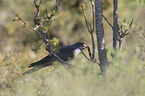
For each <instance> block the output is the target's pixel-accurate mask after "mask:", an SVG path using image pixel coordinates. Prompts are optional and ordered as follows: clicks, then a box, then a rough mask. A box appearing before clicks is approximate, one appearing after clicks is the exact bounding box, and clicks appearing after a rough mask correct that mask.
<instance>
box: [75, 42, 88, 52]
mask: <svg viewBox="0 0 145 96" xmlns="http://www.w3.org/2000/svg"><path fill="white" fill-rule="evenodd" d="M74 46H75V49H80V50H83V49H85V48H88V46H87V45H86V44H85V43H83V42H77V43H75V44H74Z"/></svg>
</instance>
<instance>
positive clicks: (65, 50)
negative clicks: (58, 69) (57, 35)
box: [23, 42, 88, 74]
mask: <svg viewBox="0 0 145 96" xmlns="http://www.w3.org/2000/svg"><path fill="white" fill-rule="evenodd" d="M87 47H88V46H87V45H86V44H85V43H83V42H77V43H75V44H72V45H68V46H62V47H60V49H59V50H58V52H57V53H56V55H57V56H58V57H59V58H60V59H61V60H62V61H64V62H65V61H68V60H70V59H73V58H74V57H75V56H76V55H78V54H79V53H80V52H81V51H82V50H83V49H85V48H87ZM56 60H58V58H57V57H56V56H54V54H49V55H48V56H46V57H44V58H43V59H42V60H40V61H37V62H35V63H32V64H30V65H29V68H31V67H33V68H32V69H30V70H28V71H26V72H24V73H23V74H30V73H33V72H35V71H37V70H40V69H41V68H44V67H46V66H50V65H52V64H53V62H54V61H56ZM58 61H59V60H58Z"/></svg>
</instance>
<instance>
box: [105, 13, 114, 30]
mask: <svg viewBox="0 0 145 96" xmlns="http://www.w3.org/2000/svg"><path fill="white" fill-rule="evenodd" d="M103 17H104V19H105V20H106V22H107V23H108V24H109V25H110V26H111V27H112V29H113V30H114V28H113V26H112V24H111V23H109V21H108V20H107V18H106V17H105V16H104V15H103Z"/></svg>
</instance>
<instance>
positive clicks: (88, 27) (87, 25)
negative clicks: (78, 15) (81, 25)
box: [81, 0, 91, 33]
mask: <svg viewBox="0 0 145 96" xmlns="http://www.w3.org/2000/svg"><path fill="white" fill-rule="evenodd" d="M81 8H82V10H83V14H84V18H85V22H86V26H87V29H88V32H89V33H91V32H90V29H89V26H88V21H87V18H86V13H85V10H84V7H83V1H82V0H81Z"/></svg>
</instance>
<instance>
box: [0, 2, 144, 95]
mask: <svg viewBox="0 0 145 96" xmlns="http://www.w3.org/2000/svg"><path fill="white" fill-rule="evenodd" d="M102 1H103V9H104V15H105V16H106V17H107V18H108V20H109V21H110V23H112V18H113V17H112V16H113V13H112V11H113V3H112V2H113V0H102ZM79 5H80V1H79V0H72V1H69V0H60V7H59V10H60V11H59V13H58V14H57V15H56V16H55V17H54V18H55V21H54V22H53V24H52V26H51V28H50V32H49V34H50V37H51V38H53V37H56V38H57V39H58V40H59V43H60V45H68V44H72V43H75V42H77V41H83V42H86V44H87V45H89V46H90V47H91V39H90V35H89V33H88V32H87V28H86V25H85V21H84V17H83V14H82V10H81V7H80V6H79ZM54 7H55V0H43V2H42V4H41V7H40V8H41V12H40V16H43V15H44V10H45V9H46V8H47V9H48V11H49V12H50V11H51V10H52V9H54ZM84 8H85V12H86V15H87V19H88V22H89V24H91V23H92V15H91V5H90V2H89V0H85V2H84ZM17 13H19V16H20V17H21V18H23V19H24V20H25V21H27V22H28V23H29V24H31V25H32V26H34V23H33V18H34V16H35V14H36V9H35V7H34V4H33V0H0V96H145V92H144V89H145V71H144V69H145V67H144V66H145V61H144V60H145V43H144V42H145V41H144V40H143V39H142V38H141V36H140V35H141V34H142V35H143V36H144V37H145V32H144V30H145V24H144V22H145V18H144V17H145V0H119V1H118V14H119V24H120V25H121V24H122V22H123V20H124V19H127V24H129V23H130V21H131V20H132V18H134V19H135V21H134V23H133V25H132V27H131V29H129V31H128V32H129V33H130V34H129V35H128V36H126V38H124V40H123V51H118V52H117V58H116V59H115V60H113V61H112V64H111V67H110V68H109V72H108V74H107V76H106V77H105V78H104V77H102V76H100V75H98V72H99V67H98V66H97V65H96V64H92V63H90V62H88V61H87V60H85V59H84V58H83V56H82V55H79V56H78V57H77V58H76V60H75V61H74V62H73V64H74V65H75V66H76V68H75V70H70V69H69V68H68V69H67V68H64V67H63V66H62V65H59V64H58V65H57V64H56V65H54V66H53V67H50V68H45V69H43V70H41V71H39V72H35V73H34V74H31V75H28V76H23V75H22V73H23V72H24V71H26V70H28V68H27V66H28V65H29V64H30V63H32V62H34V61H37V60H39V59H41V58H43V57H44V56H46V55H47V54H48V53H47V51H46V50H45V46H44V45H43V46H41V49H40V51H39V52H37V53H35V52H33V51H32V48H33V45H36V43H37V42H38V41H39V40H41V38H40V37H39V36H38V35H37V34H36V33H35V32H34V31H33V30H31V29H29V28H24V27H23V23H22V22H21V21H16V22H12V19H14V18H15V15H16V14H17ZM104 28H105V40H106V47H107V52H108V57H109V61H111V60H112V58H111V56H110V53H111V52H112V29H111V28H110V26H109V25H108V24H107V23H106V21H104ZM96 45H97V44H96Z"/></svg>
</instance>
